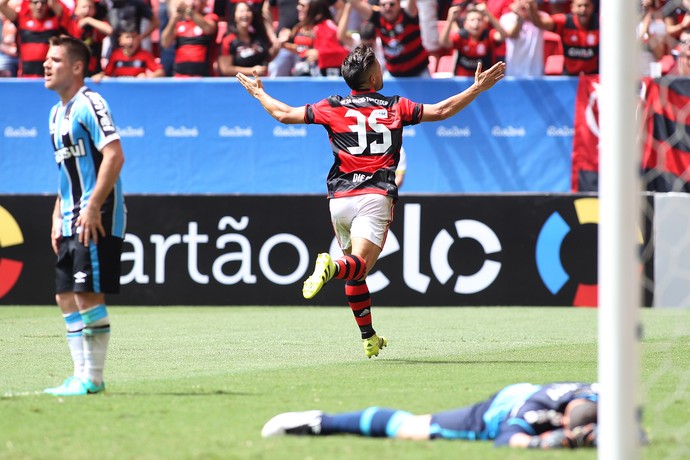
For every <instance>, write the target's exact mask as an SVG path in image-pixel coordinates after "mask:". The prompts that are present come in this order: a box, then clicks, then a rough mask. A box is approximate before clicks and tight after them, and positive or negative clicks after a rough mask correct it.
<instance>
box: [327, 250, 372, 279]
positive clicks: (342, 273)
mask: <svg viewBox="0 0 690 460" xmlns="http://www.w3.org/2000/svg"><path fill="white" fill-rule="evenodd" d="M335 264H336V265H337V266H338V270H337V271H336V273H335V275H334V276H333V277H334V278H338V279H341V280H359V279H362V278H364V276H365V275H366V273H367V263H366V262H365V261H364V259H362V258H361V257H360V256H353V255H345V256H342V257H341V258H340V259H336V260H335Z"/></svg>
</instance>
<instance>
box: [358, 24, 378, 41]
mask: <svg viewBox="0 0 690 460" xmlns="http://www.w3.org/2000/svg"><path fill="white" fill-rule="evenodd" d="M359 38H360V39H361V40H373V39H375V38H376V26H375V25H374V23H373V22H371V21H365V22H363V23H362V25H361V26H360V27H359Z"/></svg>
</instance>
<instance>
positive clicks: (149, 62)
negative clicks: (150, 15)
mask: <svg viewBox="0 0 690 460" xmlns="http://www.w3.org/2000/svg"><path fill="white" fill-rule="evenodd" d="M133 26H134V25H133V24H132V25H131V26H130V27H129V28H125V29H123V30H121V31H120V36H119V37H118V45H119V46H118V47H117V48H116V49H115V50H113V54H112V55H111V56H110V60H109V61H108V65H107V66H106V67H105V70H104V71H103V72H100V73H98V74H96V75H94V76H93V77H91V79H92V80H93V81H94V82H96V83H98V82H100V81H101V80H102V79H104V78H108V77H137V78H157V77H163V76H165V71H164V70H163V66H162V65H161V64H160V63H159V62H157V61H156V58H155V57H154V56H153V54H151V52H150V51H147V50H145V49H143V48H142V47H141V34H140V33H139V31H137V30H136V29H135V28H134V27H133Z"/></svg>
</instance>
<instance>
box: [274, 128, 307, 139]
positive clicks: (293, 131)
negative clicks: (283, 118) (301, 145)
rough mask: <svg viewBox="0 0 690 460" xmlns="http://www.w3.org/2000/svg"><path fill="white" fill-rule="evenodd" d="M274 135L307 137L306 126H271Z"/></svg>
mask: <svg viewBox="0 0 690 460" xmlns="http://www.w3.org/2000/svg"><path fill="white" fill-rule="evenodd" d="M273 136H275V137H307V128H305V127H301V128H295V127H294V126H287V127H285V126H276V127H275V128H273Z"/></svg>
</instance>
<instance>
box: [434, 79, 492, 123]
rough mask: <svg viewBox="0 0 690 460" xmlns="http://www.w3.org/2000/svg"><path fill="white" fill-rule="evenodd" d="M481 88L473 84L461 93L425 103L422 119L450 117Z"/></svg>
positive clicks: (476, 94) (479, 92)
mask: <svg viewBox="0 0 690 460" xmlns="http://www.w3.org/2000/svg"><path fill="white" fill-rule="evenodd" d="M481 92H482V90H481V89H480V88H479V87H478V86H477V85H476V84H473V85H472V86H470V87H469V88H467V89H466V90H465V91H463V92H462V93H458V94H456V95H454V96H451V97H449V98H448V99H444V100H443V101H441V102H438V103H436V104H425V105H424V113H423V114H422V121H439V120H445V119H447V118H450V117H452V116H453V115H455V114H456V113H458V112H460V111H461V110H462V109H464V108H465V107H467V106H468V105H469V104H470V103H471V102H472V101H474V100H475V99H476V98H477V96H479V94H481Z"/></svg>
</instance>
